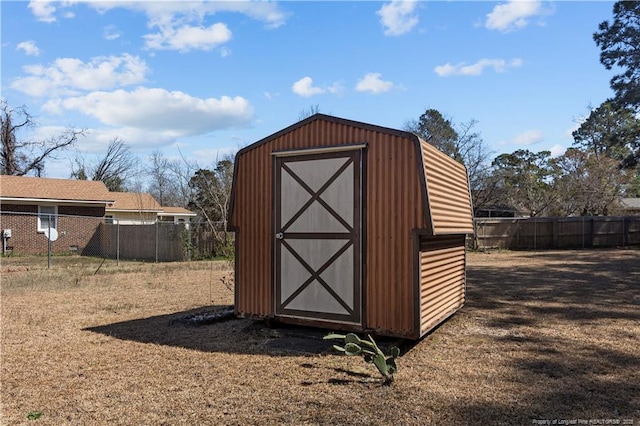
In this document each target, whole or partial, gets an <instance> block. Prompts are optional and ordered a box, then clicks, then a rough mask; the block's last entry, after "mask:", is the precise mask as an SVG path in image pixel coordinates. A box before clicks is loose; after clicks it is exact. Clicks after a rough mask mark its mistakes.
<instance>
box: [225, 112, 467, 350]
mask: <svg viewBox="0 0 640 426" xmlns="http://www.w3.org/2000/svg"><path fill="white" fill-rule="evenodd" d="M229 228H230V230H232V231H234V232H236V237H235V272H236V275H235V310H236V314H237V315H239V316H246V317H253V318H269V319H275V320H277V321H281V322H288V323H297V324H303V325H310V326H317V327H324V328H330V329H337V330H351V331H360V332H372V333H375V334H377V335H381V336H397V337H403V338H411V339H418V338H420V337H422V336H424V335H425V334H426V333H427V332H429V331H430V330H431V329H433V328H434V327H435V326H436V325H438V324H439V323H441V322H442V321H444V320H445V319H446V318H448V317H449V316H450V315H452V314H453V313H454V312H456V311H457V310H458V309H459V308H460V307H461V306H462V305H463V303H464V300H465V260H466V258H465V237H466V235H467V234H469V233H473V218H472V205H471V196H470V193H469V184H468V178H467V173H466V169H465V168H464V166H462V165H461V164H460V163H458V162H456V161H454V160H453V159H451V158H450V157H448V156H446V155H445V154H443V153H441V152H440V151H438V150H437V149H435V148H434V147H433V146H431V145H429V144H428V143H426V142H425V141H423V140H421V139H420V138H418V137H417V136H416V135H414V134H412V133H408V132H404V131H400V130H395V129H390V128H385V127H380V126H375V125H371V124H366V123H361V122H356V121H352V120H347V119H343V118H338V117H334V116H328V115H324V114H315V115H312V116H310V117H308V118H306V119H304V120H302V121H300V122H298V123H296V124H293V125H292V126H289V127H287V128H285V129H283V130H281V131H279V132H276V133H274V134H273V135H271V136H268V137H266V138H264V139H262V140H260V141H258V142H256V143H254V144H252V145H249V146H247V147H245V148H243V149H241V150H240V151H239V152H238V153H237V155H236V158H235V168H234V177H233V187H232V193H231V203H230V209H229Z"/></svg>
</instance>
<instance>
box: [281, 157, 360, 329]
mask: <svg viewBox="0 0 640 426" xmlns="http://www.w3.org/2000/svg"><path fill="white" fill-rule="evenodd" d="M361 159H362V152H361V150H360V149H356V150H349V151H341V152H322V151H320V152H318V151H314V153H312V154H311V153H309V154H305V153H304V152H299V153H297V154H295V155H291V154H289V155H286V156H276V158H275V179H274V180H275V182H274V184H275V192H274V193H275V200H274V201H275V206H276V211H275V224H274V225H275V232H274V234H275V257H274V260H275V265H274V266H275V268H274V269H275V287H276V288H275V298H276V300H275V302H276V303H275V305H276V306H275V311H276V315H277V316H280V317H292V318H302V319H321V320H329V321H340V322H347V323H355V324H361V317H362V314H361V305H362V303H361V297H362V296H361V295H362V291H361V266H360V265H361V222H362V220H361V178H360V177H361Z"/></svg>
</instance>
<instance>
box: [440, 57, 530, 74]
mask: <svg viewBox="0 0 640 426" xmlns="http://www.w3.org/2000/svg"><path fill="white" fill-rule="evenodd" d="M522 63H523V62H522V59H520V58H516V59H512V60H510V61H508V62H507V61H505V60H504V59H487V58H483V59H480V60H479V61H478V62H476V63H475V64H467V63H466V62H460V63H458V64H455V65H452V64H450V63H448V62H447V63H446V64H444V65H439V66H437V67H435V69H434V71H435V72H436V74H438V75H439V76H440V77H449V76H452V75H480V74H482V72H483V71H484V69H485V68H493V70H494V71H495V72H504V71H506V70H507V69H508V68H518V67H521V66H522Z"/></svg>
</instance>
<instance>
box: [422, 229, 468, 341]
mask: <svg viewBox="0 0 640 426" xmlns="http://www.w3.org/2000/svg"><path fill="white" fill-rule="evenodd" d="M464 297H465V249H464V236H460V235H454V236H443V237H422V238H421V240H420V336H423V335H424V334H425V333H427V332H428V331H430V330H431V329H432V328H433V327H435V326H436V325H438V324H439V323H440V322H442V321H443V320H444V319H446V318H447V317H449V316H450V315H451V314H453V313H454V312H455V311H456V310H458V309H459V308H460V307H462V305H463V304H464Z"/></svg>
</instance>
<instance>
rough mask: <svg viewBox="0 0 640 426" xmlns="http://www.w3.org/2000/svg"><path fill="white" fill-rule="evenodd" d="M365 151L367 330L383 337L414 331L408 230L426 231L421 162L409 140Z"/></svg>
mask: <svg viewBox="0 0 640 426" xmlns="http://www.w3.org/2000/svg"><path fill="white" fill-rule="evenodd" d="M370 140H371V141H372V143H371V144H370V145H369V150H368V153H367V161H368V170H367V216H366V217H367V245H366V257H367V260H366V262H367V264H366V277H367V288H366V300H365V304H366V307H367V326H368V327H369V328H372V329H374V330H380V331H385V332H387V334H397V335H410V334H412V333H414V332H415V330H414V321H413V319H414V315H416V314H417V313H415V312H414V303H413V301H414V298H415V293H414V286H413V277H412V271H413V256H412V249H413V242H412V233H411V232H412V230H413V229H418V228H425V227H426V222H425V215H424V210H423V206H424V204H423V201H424V199H423V194H422V191H421V186H420V180H419V177H420V176H419V174H420V173H421V169H420V161H419V158H418V157H417V155H418V152H417V150H416V146H415V144H414V141H412V140H411V139H407V138H400V137H397V136H393V135H384V136H383V135H380V136H379V137H378V139H370Z"/></svg>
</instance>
